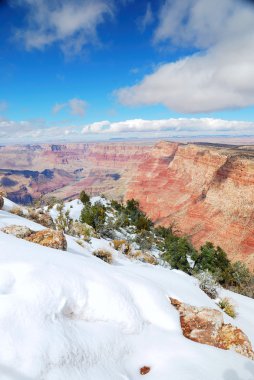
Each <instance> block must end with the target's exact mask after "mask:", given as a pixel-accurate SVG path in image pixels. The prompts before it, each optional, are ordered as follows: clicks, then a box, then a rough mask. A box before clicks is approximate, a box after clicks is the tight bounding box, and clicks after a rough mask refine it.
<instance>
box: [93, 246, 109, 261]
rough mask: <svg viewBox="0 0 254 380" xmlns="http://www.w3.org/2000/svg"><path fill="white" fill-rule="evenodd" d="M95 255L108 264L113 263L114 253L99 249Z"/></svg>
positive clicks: (94, 252)
mask: <svg viewBox="0 0 254 380" xmlns="http://www.w3.org/2000/svg"><path fill="white" fill-rule="evenodd" d="M93 255H94V256H96V257H98V258H99V259H101V260H103V261H105V262H106V263H108V264H111V263H112V260H113V258H112V253H111V252H109V251H107V250H105V249H97V250H96V251H93Z"/></svg>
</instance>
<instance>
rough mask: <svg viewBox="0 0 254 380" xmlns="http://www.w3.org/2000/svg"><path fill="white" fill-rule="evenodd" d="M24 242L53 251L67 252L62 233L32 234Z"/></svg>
mask: <svg viewBox="0 0 254 380" xmlns="http://www.w3.org/2000/svg"><path fill="white" fill-rule="evenodd" d="M25 240H27V241H30V242H32V243H36V244H40V245H43V246H44V247H50V248H55V249H61V250H63V251H66V250H67V241H66V238H65V236H64V234H63V232H62V231H54V230H50V229H47V230H42V231H38V232H33V233H32V234H31V235H30V236H28V237H27V238H26V239H25Z"/></svg>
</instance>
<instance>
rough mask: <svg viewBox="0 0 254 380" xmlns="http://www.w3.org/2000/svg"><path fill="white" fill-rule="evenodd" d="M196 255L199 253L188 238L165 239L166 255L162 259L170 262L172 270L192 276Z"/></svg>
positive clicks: (170, 237)
mask: <svg viewBox="0 0 254 380" xmlns="http://www.w3.org/2000/svg"><path fill="white" fill-rule="evenodd" d="M196 255H197V252H196V250H195V248H194V247H193V246H192V244H191V243H190V242H189V240H188V239H187V238H185V237H177V236H168V237H167V238H166V239H165V253H164V254H163V256H162V258H163V259H164V260H165V261H166V262H168V263H169V264H170V265H171V267H172V268H174V269H179V270H182V271H184V272H186V273H188V274H191V273H192V266H193V265H194V262H195V259H196ZM192 263H193V265H192Z"/></svg>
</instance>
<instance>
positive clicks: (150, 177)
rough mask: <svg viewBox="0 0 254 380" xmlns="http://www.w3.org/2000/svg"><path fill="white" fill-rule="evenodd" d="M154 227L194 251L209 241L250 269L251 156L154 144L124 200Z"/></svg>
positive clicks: (253, 245)
mask: <svg viewBox="0 0 254 380" xmlns="http://www.w3.org/2000/svg"><path fill="white" fill-rule="evenodd" d="M131 198H135V199H137V200H138V201H139V202H140V205H141V208H142V209H143V210H144V211H145V212H146V213H147V214H148V216H149V217H150V218H152V219H153V221H154V222H155V223H157V224H160V225H164V226H170V225H171V224H172V223H174V224H175V225H176V226H177V230H178V231H179V233H180V234H182V235H188V236H190V237H191V239H192V242H193V243H194V245H195V246H196V247H199V246H200V245H202V244H204V243H205V242H206V241H211V242H213V243H214V244H216V245H220V246H221V247H222V248H223V249H224V250H225V251H226V252H227V254H228V255H229V257H230V258H231V259H233V260H241V261H245V262H246V263H247V264H248V265H249V267H250V268H254V238H253V236H254V209H253V202H254V150H253V149H251V147H249V148H248V147H226V146H213V145H201V144H175V143H170V142H161V143H159V144H157V145H156V146H155V147H154V148H153V150H152V151H151V153H150V154H149V155H148V157H147V158H146V159H144V161H143V162H142V163H141V164H140V165H139V167H138V169H137V174H136V175H134V177H133V179H132V181H131V182H130V183H129V187H128V191H127V193H126V195H125V199H131Z"/></svg>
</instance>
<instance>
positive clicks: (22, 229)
mask: <svg viewBox="0 0 254 380" xmlns="http://www.w3.org/2000/svg"><path fill="white" fill-rule="evenodd" d="M1 231H2V232H4V233H5V234H9V235H13V236H16V237H17V238H20V239H25V238H27V237H28V236H30V235H31V234H32V233H33V231H32V230H31V229H30V228H28V227H26V226H17V225H15V224H13V225H11V226H8V227H4V228H2V229H1Z"/></svg>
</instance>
